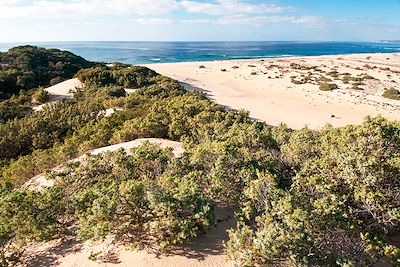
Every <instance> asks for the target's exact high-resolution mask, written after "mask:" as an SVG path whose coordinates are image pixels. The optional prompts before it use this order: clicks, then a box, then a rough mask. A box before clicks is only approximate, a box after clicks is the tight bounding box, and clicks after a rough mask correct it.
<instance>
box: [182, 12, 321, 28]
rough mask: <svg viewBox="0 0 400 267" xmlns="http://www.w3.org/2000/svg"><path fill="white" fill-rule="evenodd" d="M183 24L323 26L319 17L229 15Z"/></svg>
mask: <svg viewBox="0 0 400 267" xmlns="http://www.w3.org/2000/svg"><path fill="white" fill-rule="evenodd" d="M180 22H181V23H183V24H219V25H256V26H262V25H268V24H278V23H291V24H296V25H304V26H313V27H314V26H318V27H320V26H321V25H325V22H324V20H323V19H322V18H320V17H313V16H302V17H296V16H247V15H242V14H239V15H231V16H223V17H219V18H216V19H197V20H181V21H180Z"/></svg>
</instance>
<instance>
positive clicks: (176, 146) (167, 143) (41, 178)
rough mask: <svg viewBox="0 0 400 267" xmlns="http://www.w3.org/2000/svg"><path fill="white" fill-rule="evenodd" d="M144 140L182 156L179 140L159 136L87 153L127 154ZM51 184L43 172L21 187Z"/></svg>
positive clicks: (35, 188)
mask: <svg viewBox="0 0 400 267" xmlns="http://www.w3.org/2000/svg"><path fill="white" fill-rule="evenodd" d="M144 142H149V143H152V144H156V145H159V146H160V147H161V148H168V147H169V148H172V149H173V150H172V152H173V154H174V156H175V157H180V156H182V154H183V152H184V149H183V145H182V143H180V142H175V141H171V140H167V139H159V138H140V139H136V140H133V141H129V142H125V143H120V144H116V145H110V146H105V147H101V148H97V149H94V150H91V151H89V152H88V153H87V154H90V155H98V154H101V153H106V152H115V151H117V150H119V149H124V150H125V151H126V153H127V154H128V155H129V154H130V153H131V149H132V148H135V147H139V146H140V145H142V144H143V143H144ZM84 158H85V155H83V156H81V157H79V158H76V159H73V160H71V162H74V161H81V160H82V159H84ZM62 170H63V167H62V165H60V166H57V167H55V168H53V169H52V170H51V171H54V172H61V171H62ZM53 185H54V181H53V180H48V179H47V178H46V175H45V174H39V175H36V176H35V177H33V178H31V179H30V180H29V181H27V182H26V183H25V184H24V185H23V186H22V188H24V189H29V190H32V191H42V190H43V189H45V188H47V187H52V186H53Z"/></svg>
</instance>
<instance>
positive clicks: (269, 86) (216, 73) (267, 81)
mask: <svg viewBox="0 0 400 267" xmlns="http://www.w3.org/2000/svg"><path fill="white" fill-rule="evenodd" d="M388 58H389V59H388ZM291 63H295V64H299V65H305V66H314V67H317V68H319V69H322V72H320V73H317V72H315V71H312V70H305V71H302V70H296V69H292V68H291V67H290V64H291ZM201 65H204V68H202V69H200V68H199V67H200V66H201ZM369 65H371V68H373V69H368V68H369V67H368V66H369ZM143 66H146V67H149V68H151V69H154V70H155V71H157V72H159V73H160V74H162V75H165V76H169V77H171V78H174V79H176V80H178V81H180V82H181V83H182V84H183V85H184V87H185V88H186V89H187V90H189V91H197V92H201V93H202V94H204V95H205V96H206V97H208V98H209V99H211V100H213V101H215V102H216V103H218V104H221V105H223V106H226V107H227V108H232V109H236V110H240V109H245V110H248V111H250V117H252V118H254V119H257V120H260V121H264V122H266V123H267V124H270V125H273V126H276V125H279V124H280V123H285V124H287V125H288V126H289V127H291V128H293V129H301V128H303V127H305V126H308V127H310V128H312V129H320V128H322V127H324V126H325V125H326V124H331V125H333V126H337V127H340V126H345V125H349V124H359V123H361V122H362V121H363V120H364V118H365V117H366V116H378V115H381V116H383V117H385V118H388V119H390V120H400V101H399V100H391V99H386V98H384V97H383V96H382V94H383V92H384V91H385V88H386V89H388V88H391V87H394V88H397V89H400V88H399V87H400V74H399V73H397V72H400V53H365V54H351V55H328V56H306V57H304V56H303V57H283V58H282V57H281V58H260V59H250V60H249V59H243V60H222V61H200V62H181V63H155V64H144V65H143ZM322 66H324V67H322ZM232 67H237V68H236V69H233V68H232ZM387 68H389V70H387ZM223 70H224V71H223ZM332 71H337V72H338V73H339V74H344V73H349V74H351V76H352V77H353V78H357V77H361V76H360V75H362V74H367V75H368V76H371V77H374V78H376V79H374V80H365V81H363V82H362V84H363V85H362V86H361V85H360V86H359V89H360V90H352V89H351V83H350V84H344V83H343V82H342V80H340V79H341V78H340V77H339V78H340V79H339V78H333V77H330V76H329V75H328V73H330V72H332ZM392 71H395V72H392ZM309 72H313V73H312V74H309ZM253 74H254V75H253ZM307 75H308V76H310V77H312V78H311V80H313V79H314V80H315V79H319V78H320V77H324V78H329V79H330V80H331V83H335V84H337V85H338V87H339V88H338V89H337V90H334V91H329V92H324V91H321V90H319V86H318V84H317V82H310V83H305V84H294V83H293V82H292V78H291V77H294V76H297V78H296V79H299V78H301V76H307ZM388 75H389V76H388ZM349 87H350V88H349Z"/></svg>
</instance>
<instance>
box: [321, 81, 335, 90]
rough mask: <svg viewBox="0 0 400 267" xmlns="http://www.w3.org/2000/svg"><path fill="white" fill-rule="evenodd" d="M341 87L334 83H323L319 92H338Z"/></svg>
mask: <svg viewBox="0 0 400 267" xmlns="http://www.w3.org/2000/svg"><path fill="white" fill-rule="evenodd" d="M338 88H339V87H338V86H337V84H334V83H321V84H320V85H319V90H321V91H332V90H336V89H338Z"/></svg>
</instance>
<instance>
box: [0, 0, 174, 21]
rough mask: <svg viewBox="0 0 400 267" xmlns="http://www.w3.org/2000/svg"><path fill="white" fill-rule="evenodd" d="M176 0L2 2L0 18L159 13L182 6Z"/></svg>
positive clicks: (39, 0)
mask: <svg viewBox="0 0 400 267" xmlns="http://www.w3.org/2000/svg"><path fill="white" fill-rule="evenodd" d="M178 7H179V6H178V4H177V3H176V1H175V0H153V1H151V2H150V3H149V1H148V0H69V1H61V0H56V1H50V0H37V1H33V3H30V4H23V2H22V1H20V0H6V1H1V2H0V18H32V17H35V18H37V17H45V18H64V17H76V16H87V15H105V14H107V15H112V14H115V15H118V14H126V15H129V14H132V15H158V14H167V13H169V12H171V11H172V10H174V9H176V8H178Z"/></svg>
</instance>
